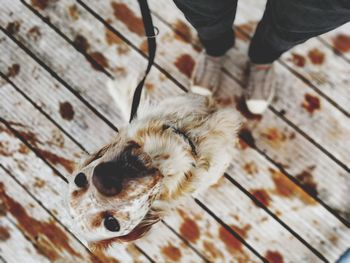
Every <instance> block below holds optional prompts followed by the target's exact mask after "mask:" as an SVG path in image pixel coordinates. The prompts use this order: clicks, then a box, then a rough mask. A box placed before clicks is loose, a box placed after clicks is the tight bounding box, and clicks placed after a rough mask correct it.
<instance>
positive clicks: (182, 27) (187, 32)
mask: <svg viewBox="0 0 350 263" xmlns="http://www.w3.org/2000/svg"><path fill="white" fill-rule="evenodd" d="M175 31H177V32H179V33H180V34H176V35H175V37H176V38H177V39H179V40H181V41H184V42H186V43H191V42H192V33H191V29H190V28H189V27H188V25H187V24H186V23H185V22H183V21H181V20H180V19H177V20H176V22H175Z"/></svg>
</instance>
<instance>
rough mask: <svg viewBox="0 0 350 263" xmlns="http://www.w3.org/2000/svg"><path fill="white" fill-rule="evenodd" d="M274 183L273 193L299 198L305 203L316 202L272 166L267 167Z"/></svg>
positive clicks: (311, 203) (314, 203)
mask: <svg viewBox="0 0 350 263" xmlns="http://www.w3.org/2000/svg"><path fill="white" fill-rule="evenodd" d="M269 171H270V173H271V175H272V180H273V182H274V184H275V193H276V194H277V195H279V196H281V197H285V198H299V199H300V200H301V201H302V202H303V203H305V204H307V205H316V204H317V202H316V201H315V200H314V199H313V198H312V197H311V196H309V195H308V194H307V193H305V192H304V191H303V190H302V189H301V188H300V187H299V186H297V185H296V184H295V183H293V182H292V181H290V180H289V179H288V178H287V177H286V176H285V175H284V174H282V173H281V172H279V171H276V170H274V169H272V168H270V169H269Z"/></svg>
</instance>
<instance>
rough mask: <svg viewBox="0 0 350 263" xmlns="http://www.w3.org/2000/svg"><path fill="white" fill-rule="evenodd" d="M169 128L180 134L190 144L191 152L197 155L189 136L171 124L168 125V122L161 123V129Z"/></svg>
mask: <svg viewBox="0 0 350 263" xmlns="http://www.w3.org/2000/svg"><path fill="white" fill-rule="evenodd" d="M169 128H171V130H172V131H173V132H174V133H176V134H178V135H180V136H181V137H182V138H183V139H184V140H185V141H186V142H187V143H188V144H189V145H190V146H191V150H192V154H193V155H197V151H196V146H195V145H194V143H193V141H192V140H191V138H190V137H189V136H188V135H187V134H186V133H185V132H183V131H181V130H180V129H178V128H176V127H174V126H172V125H169V124H164V125H163V130H167V129H169Z"/></svg>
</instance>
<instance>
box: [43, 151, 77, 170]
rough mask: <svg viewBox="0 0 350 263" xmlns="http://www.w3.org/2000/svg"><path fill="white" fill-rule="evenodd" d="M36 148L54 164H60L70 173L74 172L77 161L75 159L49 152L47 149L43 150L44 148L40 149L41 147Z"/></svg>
mask: <svg viewBox="0 0 350 263" xmlns="http://www.w3.org/2000/svg"><path fill="white" fill-rule="evenodd" d="M36 150H37V151H38V153H39V154H40V155H41V156H42V157H43V158H44V159H45V160H47V161H48V162H49V163H51V164H53V165H56V164H60V165H62V166H63V167H64V168H65V169H66V171H67V172H69V173H72V172H73V171H74V168H75V163H74V162H73V161H71V160H69V159H66V158H64V157H61V156H58V155H57V154H55V153H52V152H49V151H47V150H42V149H39V148H36Z"/></svg>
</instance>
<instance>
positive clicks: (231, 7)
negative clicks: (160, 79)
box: [174, 0, 237, 92]
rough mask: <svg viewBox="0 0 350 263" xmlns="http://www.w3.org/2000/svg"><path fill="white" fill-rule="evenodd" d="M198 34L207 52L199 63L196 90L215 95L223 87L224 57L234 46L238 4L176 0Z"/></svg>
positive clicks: (233, 1) (223, 0)
mask: <svg viewBox="0 0 350 263" xmlns="http://www.w3.org/2000/svg"><path fill="white" fill-rule="evenodd" d="M174 3H175V4H176V6H177V7H178V8H179V9H180V10H181V11H182V12H183V13H184V15H185V17H186V19H187V20H188V21H189V22H190V23H191V25H192V26H193V27H194V28H195V29H196V30H197V32H198V36H199V39H200V41H201V43H202V44H203V47H204V50H205V51H204V52H202V54H201V55H200V57H199V58H198V60H197V62H196V67H195V69H194V72H193V74H192V86H200V87H203V88H206V89H209V90H210V91H212V92H215V91H216V90H217V88H218V87H219V85H220V80H221V66H222V60H223V56H224V55H225V53H226V52H227V50H229V49H230V48H231V47H232V46H233V45H234V40H235V38H234V33H233V30H232V25H233V21H234V17H235V14H236V8H237V0H220V1H216V0H174Z"/></svg>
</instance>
